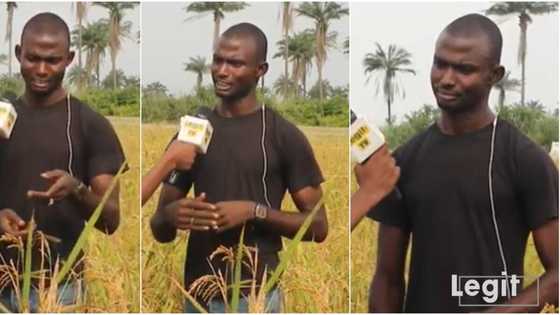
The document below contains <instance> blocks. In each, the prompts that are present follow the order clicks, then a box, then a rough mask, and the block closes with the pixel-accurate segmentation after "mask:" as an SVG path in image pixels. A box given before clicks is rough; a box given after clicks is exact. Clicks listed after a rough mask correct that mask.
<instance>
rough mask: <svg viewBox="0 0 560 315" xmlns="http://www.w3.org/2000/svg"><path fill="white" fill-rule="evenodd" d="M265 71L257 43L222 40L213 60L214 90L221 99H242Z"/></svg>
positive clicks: (253, 87)
mask: <svg viewBox="0 0 560 315" xmlns="http://www.w3.org/2000/svg"><path fill="white" fill-rule="evenodd" d="M265 68H266V63H261V62H259V61H258V60H257V47H256V44H255V42H254V41H252V40H250V39H245V38H223V37H222V38H221V39H220V40H219V41H218V45H217V47H216V49H215V50H214V56H213V58H212V66H211V71H212V80H213V81H214V91H215V93H216V95H217V96H218V97H220V98H225V99H239V98H242V97H244V96H246V95H248V94H249V93H250V92H251V91H252V90H253V89H255V87H256V86H257V82H258V79H259V78H260V77H261V76H262V75H263V74H264V72H266V70H264V72H263V69H265Z"/></svg>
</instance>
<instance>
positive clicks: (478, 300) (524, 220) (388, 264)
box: [370, 14, 558, 313]
mask: <svg viewBox="0 0 560 315" xmlns="http://www.w3.org/2000/svg"><path fill="white" fill-rule="evenodd" d="M501 49H502V37H501V34H500V31H499V29H498V27H497V26H496V25H495V24H494V23H493V22H492V21H491V20H489V19H488V18H486V17H484V16H482V15H478V14H470V15H466V16H463V17H461V18H459V19H457V20H455V21H453V22H452V23H451V24H449V25H448V26H447V27H446V28H445V29H444V30H443V32H442V33H441V34H440V36H439V38H438V40H437V42H436V45H435V53H434V59H433V64H432V70H431V82H432V89H433V92H434V95H435V97H436V100H437V103H438V106H439V108H440V109H441V117H440V118H439V119H438V121H437V122H436V123H435V124H433V125H432V126H431V127H429V128H428V129H427V130H426V131H424V132H422V133H420V134H418V135H416V136H415V137H414V138H413V139H411V140H410V141H409V142H407V143H406V144H405V145H403V146H402V147H400V148H399V149H398V150H396V152H395V158H396V161H397V165H399V167H400V168H401V177H400V179H399V182H398V188H399V190H400V191H401V193H402V199H395V198H393V199H391V200H389V198H387V199H385V200H383V201H382V202H381V204H380V205H379V206H378V207H377V208H376V209H375V210H373V211H372V213H371V215H372V216H373V217H374V218H375V220H378V221H379V222H380V229H379V241H378V254H377V255H378V258H377V270H376V273H375V276H374V278H373V281H372V285H371V289H370V311H374V312H387V313H390V312H400V311H403V310H404V311H406V312H444V313H449V312H479V311H488V312H538V311H539V310H540V309H542V307H543V306H544V305H545V303H550V304H555V305H558V171H557V170H556V168H555V167H554V165H553V163H552V161H551V160H550V158H549V157H548V156H547V155H546V153H545V152H544V151H543V150H542V149H541V148H540V147H539V146H538V145H536V144H535V143H533V142H532V141H531V140H529V139H528V138H527V137H526V136H525V135H523V134H522V133H521V132H519V131H518V130H517V129H516V128H515V127H513V126H512V125H511V124H510V123H508V122H506V121H504V120H501V119H499V118H498V119H497V121H495V118H496V117H495V115H494V114H493V113H492V111H491V110H490V108H489V106H488V96H489V94H490V90H491V88H492V85H493V84H495V83H496V82H498V81H499V80H500V79H501V78H502V77H503V75H504V67H502V66H501V65H500V55H501ZM494 122H496V124H494ZM489 165H491V167H492V168H491V177H490V176H489ZM489 181H490V185H489ZM529 234H532V237H533V240H534V243H535V246H536V249H537V252H538V253H539V258H540V260H541V263H542V265H543V266H544V269H545V273H544V274H543V275H540V279H539V282H538V283H539V288H537V282H533V283H532V284H531V285H530V286H528V287H527V288H525V289H524V290H523V289H522V288H523V286H522V283H521V284H519V283H518V284H517V286H516V289H517V292H514V290H513V289H514V288H513V282H512V281H511V280H512V279H510V278H508V281H507V283H508V286H507V289H506V290H504V289H503V288H505V287H502V289H499V291H500V292H501V293H500V298H498V299H497V301H494V302H492V299H486V300H485V299H484V296H481V294H483V293H488V291H490V287H489V286H487V285H486V286H485V287H484V288H482V287H480V286H479V289H478V291H476V290H475V289H474V288H475V286H476V285H477V284H475V283H474V282H476V283H478V285H480V282H477V281H480V279H481V278H478V280H477V279H475V278H473V277H475V276H490V277H493V278H494V280H495V279H498V278H499V279H500V280H504V275H503V274H502V272H504V269H506V270H505V274H507V275H508V276H513V275H515V276H516V277H520V276H522V275H523V258H524V254H525V247H526V242H527V238H528V236H529ZM410 238H412V250H411V259H410V271H409V276H408V287H407V290H406V301H404V300H405V280H404V275H403V273H404V270H405V258H406V253H407V249H408V244H409V239H410ZM453 275H455V276H465V277H466V278H467V279H464V278H463V279H464V280H463V281H459V282H460V284H459V285H457V283H456V279H454V277H453ZM470 276H473V277H471V278H469V277H470ZM529 276H537V275H529ZM469 279H470V280H472V279H475V280H473V281H471V282H470V285H468V286H469V288H466V287H467V285H465V282H466V281H467V280H469ZM454 280H455V281H454ZM482 280H484V279H482ZM518 280H519V279H518ZM492 281H493V280H492ZM489 283H490V282H489ZM494 287H495V289H497V285H495V286H494ZM492 289H494V288H492ZM457 291H461V292H462V296H459V295H460V294H459V293H457ZM475 291H476V292H475ZM537 291H538V292H537ZM467 292H468V293H467ZM504 293H506V294H505V295H504ZM514 293H517V294H514ZM471 294H473V296H471ZM502 295H504V296H502ZM508 296H509V297H510V298H508ZM489 301H490V302H489ZM473 302H474V303H473ZM403 303H404V308H403ZM459 304H461V305H462V306H460V305H459ZM466 304H471V305H472V304H479V305H482V306H478V307H476V306H465V305H466ZM498 304H499V305H498ZM529 305H534V306H529Z"/></svg>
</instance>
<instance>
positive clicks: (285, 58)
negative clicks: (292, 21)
mask: <svg viewBox="0 0 560 315" xmlns="http://www.w3.org/2000/svg"><path fill="white" fill-rule="evenodd" d="M284 44H285V45H286V49H285V50H284V78H286V80H285V81H284V99H286V98H287V95H288V80H287V79H288V29H287V28H286V29H285V30H284Z"/></svg>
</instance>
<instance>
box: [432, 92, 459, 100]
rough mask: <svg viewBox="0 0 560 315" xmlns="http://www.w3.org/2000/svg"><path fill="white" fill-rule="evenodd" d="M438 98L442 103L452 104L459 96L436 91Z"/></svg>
mask: <svg viewBox="0 0 560 315" xmlns="http://www.w3.org/2000/svg"><path fill="white" fill-rule="evenodd" d="M436 96H437V98H438V99H440V100H442V101H448V102H452V101H455V100H456V99H457V98H458V97H459V94H456V93H450V92H446V91H441V90H438V91H436Z"/></svg>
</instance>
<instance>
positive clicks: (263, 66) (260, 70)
mask: <svg viewBox="0 0 560 315" xmlns="http://www.w3.org/2000/svg"><path fill="white" fill-rule="evenodd" d="M267 72H268V62H263V63H261V64H260V65H259V67H258V68H257V75H258V76H259V79H260V78H262V77H263V76H264V75H265V74H266V73H267Z"/></svg>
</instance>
